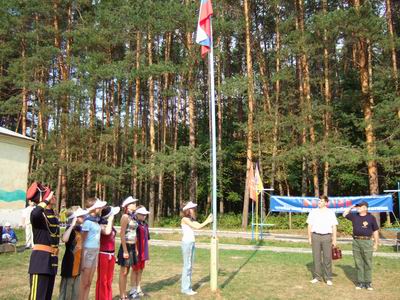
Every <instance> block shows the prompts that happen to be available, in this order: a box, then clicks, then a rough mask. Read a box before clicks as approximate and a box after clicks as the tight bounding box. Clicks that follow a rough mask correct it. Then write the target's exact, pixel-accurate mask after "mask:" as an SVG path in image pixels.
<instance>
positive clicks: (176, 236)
mask: <svg viewBox="0 0 400 300" xmlns="http://www.w3.org/2000/svg"><path fill="white" fill-rule="evenodd" d="M151 238H152V239H157V240H171V241H180V240H181V239H182V234H181V233H177V232H176V233H166V234H155V233H152V234H151ZM218 240H219V243H220V244H238V245H259V246H274V247H288V248H310V245H309V244H308V243H305V242H286V241H278V240H272V239H268V237H266V238H264V240H262V241H252V240H250V239H243V238H230V237H219V238H218ZM196 241H197V242H203V243H209V242H210V237H207V236H196ZM339 246H340V248H341V249H343V250H352V248H351V244H339ZM378 250H379V252H387V253H394V252H396V247H394V246H380V247H379V249H378Z"/></svg>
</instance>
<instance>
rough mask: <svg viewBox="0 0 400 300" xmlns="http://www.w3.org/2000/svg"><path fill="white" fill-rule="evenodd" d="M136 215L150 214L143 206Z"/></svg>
mask: <svg viewBox="0 0 400 300" xmlns="http://www.w3.org/2000/svg"><path fill="white" fill-rule="evenodd" d="M135 213H136V214H140V215H148V214H149V213H150V212H149V211H148V210H147V209H146V207H144V206H143V207H140V208H138V209H137V210H136V212H135Z"/></svg>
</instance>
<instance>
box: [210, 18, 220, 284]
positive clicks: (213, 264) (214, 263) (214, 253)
mask: <svg viewBox="0 0 400 300" xmlns="http://www.w3.org/2000/svg"><path fill="white" fill-rule="evenodd" d="M210 29H211V30H210V31H211V42H210V52H209V54H208V71H209V76H210V77H209V78H210V80H209V81H210V105H211V165H212V213H213V230H212V238H211V260H210V286H211V290H212V291H216V290H217V287H218V280H217V279H218V239H217V146H216V140H217V139H216V128H215V127H216V126H215V87H214V42H213V33H212V32H213V31H212V18H211V17H210Z"/></svg>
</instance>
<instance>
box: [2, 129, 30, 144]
mask: <svg viewBox="0 0 400 300" xmlns="http://www.w3.org/2000/svg"><path fill="white" fill-rule="evenodd" d="M0 135H7V136H10V137H13V138H17V139H23V140H25V141H27V142H28V141H29V142H31V143H35V142H36V140H35V139H32V138H30V137H27V136H24V135H22V134H19V133H16V132H14V131H11V130H9V129H7V128H4V127H0Z"/></svg>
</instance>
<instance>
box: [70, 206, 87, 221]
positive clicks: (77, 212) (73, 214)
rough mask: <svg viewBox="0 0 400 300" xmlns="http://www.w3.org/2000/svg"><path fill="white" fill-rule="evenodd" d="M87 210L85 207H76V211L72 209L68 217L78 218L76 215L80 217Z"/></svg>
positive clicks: (85, 213)
mask: <svg viewBox="0 0 400 300" xmlns="http://www.w3.org/2000/svg"><path fill="white" fill-rule="evenodd" d="M88 213H89V212H88V211H87V210H85V209H82V208H80V207H79V208H78V209H77V210H76V211H74V212H73V213H72V214H71V215H70V216H69V217H68V219H73V218H78V217H82V216H85V215H87V214H88Z"/></svg>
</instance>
